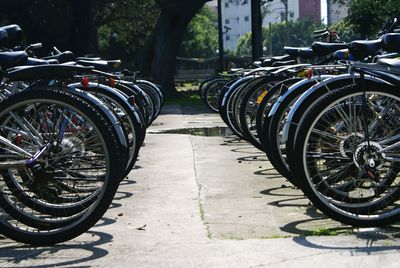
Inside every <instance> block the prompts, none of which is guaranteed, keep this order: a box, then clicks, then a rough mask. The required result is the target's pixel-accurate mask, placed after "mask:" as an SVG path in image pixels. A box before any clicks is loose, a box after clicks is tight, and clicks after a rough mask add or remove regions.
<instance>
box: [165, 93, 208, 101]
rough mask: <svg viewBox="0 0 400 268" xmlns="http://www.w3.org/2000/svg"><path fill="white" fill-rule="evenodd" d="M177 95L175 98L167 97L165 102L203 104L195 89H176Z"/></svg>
mask: <svg viewBox="0 0 400 268" xmlns="http://www.w3.org/2000/svg"><path fill="white" fill-rule="evenodd" d="M178 94H179V95H178V96H177V97H175V98H168V99H166V100H165V104H203V101H202V100H201V99H200V95H199V93H198V91H197V90H188V91H178Z"/></svg>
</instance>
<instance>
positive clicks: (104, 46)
mask: <svg viewBox="0 0 400 268" xmlns="http://www.w3.org/2000/svg"><path fill="white" fill-rule="evenodd" d="M158 15H159V9H158V8H157V7H156V5H155V3H154V1H153V0H113V1H107V0H85V1H82V0H57V1H54V0H1V1H0V23H1V24H3V25H4V24H11V23H16V24H19V25H20V26H21V28H22V29H23V30H24V33H25V35H26V39H27V41H28V42H30V43H33V42H42V43H43V45H44V48H43V50H42V51H43V54H45V53H49V51H50V50H51V48H52V47H53V46H57V47H58V48H59V49H61V50H72V51H74V52H75V53H76V54H78V55H83V54H101V55H102V56H105V57H108V58H113V57H121V58H123V59H124V62H127V61H128V62H129V63H133V62H134V59H135V58H136V57H135V56H136V55H137V54H138V53H139V50H140V49H141V48H142V47H143V45H144V41H145V39H146V38H147V36H148V35H149V34H150V32H151V30H152V28H153V27H154V25H155V22H156V19H157V17H158Z"/></svg>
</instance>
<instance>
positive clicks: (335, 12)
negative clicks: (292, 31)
mask: <svg viewBox="0 0 400 268" xmlns="http://www.w3.org/2000/svg"><path fill="white" fill-rule="evenodd" d="M285 1H287V3H288V20H289V21H294V20H297V19H302V18H313V19H314V20H315V21H316V22H320V21H321V0H273V1H271V2H269V1H267V0H261V5H262V12H263V26H264V27H267V26H268V24H269V23H276V22H284V21H285V4H284V2H285ZM322 1H324V3H323V5H322V7H323V8H324V9H327V10H324V12H323V13H324V14H327V17H328V18H327V22H328V24H333V23H336V22H338V21H340V20H342V19H343V18H345V17H346V16H347V7H346V6H345V5H341V4H338V3H336V2H335V3H333V2H332V0H322ZM221 2H222V27H223V34H224V38H223V39H224V47H225V49H227V50H231V51H232V50H235V49H236V46H237V43H238V40H239V38H240V37H241V36H242V35H244V34H246V33H248V32H251V0H222V1H221ZM325 2H326V3H325ZM207 5H208V6H210V7H211V8H212V9H213V10H216V9H217V0H213V1H211V2H208V3H207ZM325 16H326V15H325Z"/></svg>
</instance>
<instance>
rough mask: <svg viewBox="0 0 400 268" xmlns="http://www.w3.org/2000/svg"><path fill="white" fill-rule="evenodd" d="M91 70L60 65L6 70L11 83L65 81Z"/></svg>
mask: <svg viewBox="0 0 400 268" xmlns="http://www.w3.org/2000/svg"><path fill="white" fill-rule="evenodd" d="M91 70H93V67H86V66H80V65H62V64H54V65H52V64H49V65H39V66H18V67H14V68H11V69H8V70H7V72H8V73H7V77H8V78H9V79H10V80H12V81H24V80H39V79H46V80H53V79H67V78H72V77H73V76H75V75H78V74H85V73H89V72H90V71H91Z"/></svg>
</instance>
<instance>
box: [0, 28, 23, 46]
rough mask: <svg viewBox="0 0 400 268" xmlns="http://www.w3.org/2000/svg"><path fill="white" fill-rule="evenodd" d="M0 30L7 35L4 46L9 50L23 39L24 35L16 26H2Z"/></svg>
mask: <svg viewBox="0 0 400 268" xmlns="http://www.w3.org/2000/svg"><path fill="white" fill-rule="evenodd" d="M0 29H1V30H5V31H6V32H7V34H8V40H7V44H6V46H7V47H9V48H12V47H15V46H16V45H18V44H19V43H20V42H21V41H22V40H23V39H24V33H23V31H22V29H21V27H19V25H17V24H11V25H6V26H2V27H0Z"/></svg>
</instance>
